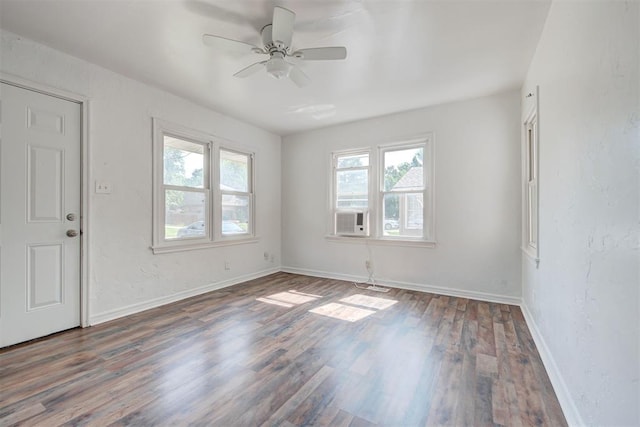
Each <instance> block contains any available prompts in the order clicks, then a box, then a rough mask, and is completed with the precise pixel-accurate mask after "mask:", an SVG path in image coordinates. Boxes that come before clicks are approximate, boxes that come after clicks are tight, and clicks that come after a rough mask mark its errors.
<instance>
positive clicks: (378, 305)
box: [340, 294, 398, 310]
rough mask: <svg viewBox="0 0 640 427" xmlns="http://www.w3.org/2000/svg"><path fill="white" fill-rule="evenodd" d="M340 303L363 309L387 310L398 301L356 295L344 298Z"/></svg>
mask: <svg viewBox="0 0 640 427" xmlns="http://www.w3.org/2000/svg"><path fill="white" fill-rule="evenodd" d="M340 302H344V303H347V304H352V305H360V306H362V307H367V308H373V309H376V310H385V309H387V308H389V307H391V306H392V305H394V304H395V303H397V302H398V301H396V300H394V299H386V298H377V297H371V296H368V295H362V294H355V295H351V296H349V297H347V298H342V299H341V300H340Z"/></svg>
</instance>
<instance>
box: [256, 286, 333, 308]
mask: <svg viewBox="0 0 640 427" xmlns="http://www.w3.org/2000/svg"><path fill="white" fill-rule="evenodd" d="M318 298H322V296H321V295H313V294H306V293H304V292H298V291H296V290H295V289H293V290H289V291H287V292H279V293H277V294H273V295H269V296H266V297H261V298H256V301H260V302H266V303H267V304H273V305H279V306H281V307H288V308H290V307H293V306H294V305H298V304H304V303H307V302H311V301H314V300H317V299H318Z"/></svg>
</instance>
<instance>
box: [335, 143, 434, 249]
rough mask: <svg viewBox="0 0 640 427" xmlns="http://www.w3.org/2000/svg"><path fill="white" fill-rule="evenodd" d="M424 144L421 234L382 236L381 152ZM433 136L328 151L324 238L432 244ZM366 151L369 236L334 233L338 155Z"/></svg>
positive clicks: (379, 242)
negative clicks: (327, 188)
mask: <svg viewBox="0 0 640 427" xmlns="http://www.w3.org/2000/svg"><path fill="white" fill-rule="evenodd" d="M419 146H421V147H423V157H424V158H423V167H424V174H423V176H424V179H425V186H424V190H423V236H421V237H411V236H397V237H396V236H385V235H384V218H383V204H384V197H383V194H384V191H383V190H384V169H383V167H384V164H383V163H384V152H385V151H387V150H391V151H394V150H401V149H405V148H415V147H419ZM434 153H435V139H434V136H433V133H426V134H420V135H415V136H412V137H408V138H404V139H402V140H400V141H398V140H396V141H394V142H391V143H383V144H373V145H371V146H369V147H365V148H359V149H349V150H337V151H334V152H332V153H331V154H330V161H331V169H330V170H331V175H330V177H329V178H330V182H331V186H330V187H329V188H330V192H329V193H330V195H329V206H330V209H329V214H330V215H329V218H328V219H327V228H328V234H327V238H328V239H331V240H335V241H339V242H367V241H374V242H375V243H376V244H381V245H385V244H389V245H398V246H425V247H435V244H436V239H435V167H434V166H435V155H434ZM358 154H368V155H369V167H368V169H369V195H368V206H369V208H368V213H369V227H370V229H369V236H368V237H350V236H338V235H336V234H335V229H336V228H335V213H336V211H337V206H336V199H337V178H336V172H337V169H336V166H337V158H338V157H341V156H349V155H358Z"/></svg>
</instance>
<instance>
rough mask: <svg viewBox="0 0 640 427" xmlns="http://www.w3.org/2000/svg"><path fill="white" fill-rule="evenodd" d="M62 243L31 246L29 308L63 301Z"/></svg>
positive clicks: (28, 266)
mask: <svg viewBox="0 0 640 427" xmlns="http://www.w3.org/2000/svg"><path fill="white" fill-rule="evenodd" d="M63 255H64V252H63V247H62V243H60V244H49V245H33V246H29V248H28V252H27V310H35V309H38V308H42V307H49V306H52V305H56V304H61V303H62V271H63V270H62V266H63V265H64V264H63V261H64V259H63V258H64V256H63Z"/></svg>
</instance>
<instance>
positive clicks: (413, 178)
mask: <svg viewBox="0 0 640 427" xmlns="http://www.w3.org/2000/svg"><path fill="white" fill-rule="evenodd" d="M423 155H424V153H423V149H422V147H419V148H407V149H403V150H394V151H385V152H384V191H407V190H422V189H424V176H423V172H422V162H423Z"/></svg>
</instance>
